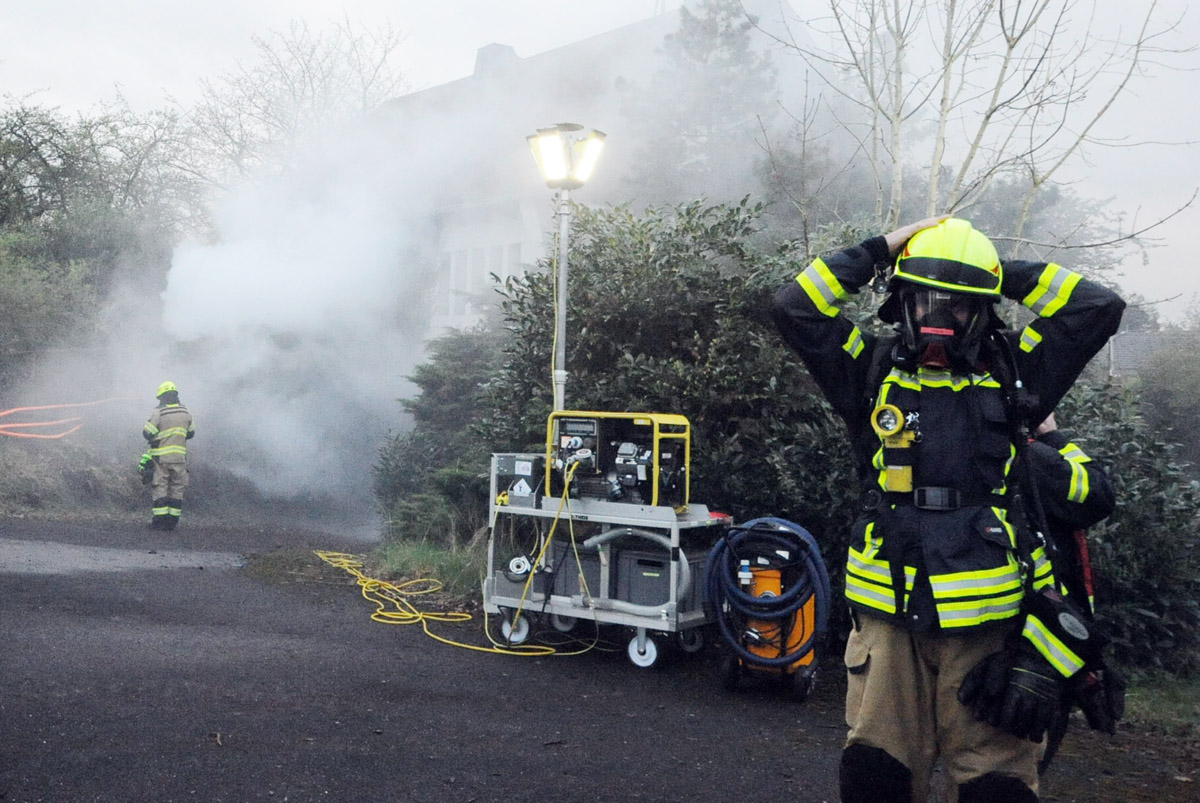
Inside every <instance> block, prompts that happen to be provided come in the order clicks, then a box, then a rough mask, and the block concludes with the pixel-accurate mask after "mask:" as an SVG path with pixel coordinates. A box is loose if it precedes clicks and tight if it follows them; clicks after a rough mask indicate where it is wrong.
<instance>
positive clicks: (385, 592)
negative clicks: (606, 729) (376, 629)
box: [314, 549, 591, 656]
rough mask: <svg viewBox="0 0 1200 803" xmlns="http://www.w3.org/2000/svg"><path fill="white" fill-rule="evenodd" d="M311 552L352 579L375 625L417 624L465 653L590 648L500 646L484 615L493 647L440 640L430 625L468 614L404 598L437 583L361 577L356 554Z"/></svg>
mask: <svg viewBox="0 0 1200 803" xmlns="http://www.w3.org/2000/svg"><path fill="white" fill-rule="evenodd" d="M314 553H315V554H316V556H317V557H319V558H320V559H321V560H323V561H325V562H326V563H328V564H329V565H330V566H333V567H334V568H336V569H341V570H343V571H345V572H347V573H348V574H350V575H352V576H353V577H354V578H355V580H356V581H357V583H358V587H359V590H360V591H361V593H362V595H363V598H364V599H366V600H367V601H369V602H372V603H374V604H375V612H374V613H372V614H371V618H372V619H373V620H374V621H376V622H382V623H383V624H388V625H413V624H420V625H421V629H422V630H424V631H425V635H427V636H429V637H430V638H431V639H433V640H434V641H440V642H441V643H443V644H448V645H450V646H451V647H461V648H463V649H465V650H474V651H476V652H488V653H495V654H498V655H522V656H543V655H579V654H581V653H583V652H586V651H587V650H588V649H591V645H589V647H587V648H585V649H583V650H578V651H575V652H561V651H559V650H557V649H555V648H554V647H551V646H549V645H543V644H518V645H503V644H500V643H499V642H497V641H496V640H495V639H493V638H492V636H491V634H490V633H488V627H487V614H486V613H485V614H484V632H485V633H488V640H489V641H491V642H492V645H493V646H491V647H482V646H479V645H477V644H464V643H462V642H460V641H454V640H453V639H448V638H444V637H443V636H439V635H438V634H437V633H434V632H433V631H432V630H430V628H429V623H430V622H446V623H456V622H466V621H468V620H470V619H471V618H472V616H471V614H469V613H466V612H465V611H450V612H446V613H436V612H435V613H431V612H427V611H422V610H419V609H418V608H417V607H416V606H415V605H413V604H412V602H410V601H409V599H408V598H409V597H416V596H420V595H422V594H431V593H433V592H435V591H439V590H441V588H442V582H441V581H440V580H436V579H434V578H419V579H416V580H407V581H405V582H403V583H401V584H400V585H393V584H392V583H389V582H387V581H386V580H377V579H375V578H372V577H368V576H367V575H365V574H363V571H362V570H363V561H362V558H360V557H359V556H358V555H351V554H348V553H345V552H329V551H325V550H320V549H318V550H314Z"/></svg>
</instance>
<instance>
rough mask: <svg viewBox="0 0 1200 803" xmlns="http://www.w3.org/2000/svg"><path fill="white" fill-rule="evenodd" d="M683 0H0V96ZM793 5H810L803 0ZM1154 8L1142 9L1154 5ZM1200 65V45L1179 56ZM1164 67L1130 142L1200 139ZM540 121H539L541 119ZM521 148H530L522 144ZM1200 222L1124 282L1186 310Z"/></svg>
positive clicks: (1195, 174)
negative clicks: (346, 22)
mask: <svg viewBox="0 0 1200 803" xmlns="http://www.w3.org/2000/svg"><path fill="white" fill-rule="evenodd" d="M678 5H679V3H678V2H677V1H676V0H602V1H600V2H595V3H572V2H563V0H436V2H430V0H421V2H415V1H414V0H330V1H329V2H319V1H318V0H203V2H197V3H186V4H185V3H177V2H170V0H165V1H164V0H103V1H102V2H100V1H98V0H36V1H32V2H17V1H16V0H0V8H2V11H0V94H8V95H12V96H17V97H20V96H23V95H25V94H26V93H30V92H35V91H38V92H40V94H38V95H37V96H35V98H36V100H37V101H39V102H42V103H45V104H49V105H57V106H60V107H62V108H63V109H64V110H86V109H88V108H89V107H91V106H92V105H93V104H95V103H98V102H101V101H104V100H108V99H111V98H112V97H113V94H114V91H115V88H116V87H118V86H119V87H120V89H121V91H122V92H123V93H124V94H125V96H126V97H127V98H128V99H129V100H130V101H131V102H132V103H133V104H134V106H135V108H141V109H145V108H150V107H154V106H158V105H161V103H162V100H163V98H164V97H165V96H166V95H168V94H169V95H171V96H173V97H175V98H176V99H178V100H180V101H181V102H184V103H187V102H188V101H190V100H193V99H195V97H196V96H197V94H198V93H197V88H198V87H197V82H198V80H199V79H200V78H201V77H205V76H209V77H212V76H217V75H220V74H222V73H225V72H228V71H230V70H231V69H232V68H233V67H234V66H235V65H236V63H237V60H238V59H243V60H248V59H252V58H253V56H254V48H253V46H252V44H251V41H250V38H251V36H252V35H254V34H268V33H270V32H271V31H282V30H285V29H286V27H287V25H288V23H289V21H291V20H293V19H297V18H303V19H305V20H307V21H308V22H309V23H310V24H311V25H313V26H314V27H319V25H320V24H321V23H325V22H327V21H329V20H331V19H334V18H340V17H341V15H342V14H343V13H345V15H347V16H348V17H349V18H350V20H351V21H352V22H354V23H357V24H366V25H369V24H373V23H377V22H380V21H384V20H388V21H390V22H391V23H392V24H393V25H394V26H395V27H396V28H398V29H400V30H401V31H403V32H407V33H408V36H409V38H408V40H407V42H406V44H405V46H404V55H403V58H402V65H403V66H404V67H405V68H406V70H407V72H408V75H409V77H410V80H411V83H412V85H413V87H414V88H416V89H420V88H424V87H428V86H434V85H437V84H440V83H444V82H446V81H450V80H454V79H456V78H461V77H463V76H465V75H468V74H470V72H471V70H472V68H473V65H474V60H475V52H476V50H477V49H478V48H479V47H481V46H483V45H486V44H489V43H491V42H501V43H504V44H509V45H512V46H513V47H514V48H515V49H516V52H517V54H518V55H519V56H522V57H525V56H530V55H533V54H536V53H540V52H543V51H545V50H549V49H552V48H555V47H559V46H562V45H566V44H569V43H571V42H573V41H577V40H579V39H582V38H585V37H587V36H589V35H591V34H594V33H599V32H602V31H606V30H610V29H613V28H617V27H621V26H623V25H627V24H630V23H633V22H636V21H638V20H640V19H644V18H646V17H649V16H651V15H653V14H654V13H655V12H657V11H661V10H664V9H672V8H675V7H677V6H678ZM1101 5H1102V7H1103V8H1102V17H1104V18H1106V19H1107V20H1110V21H1111V20H1123V19H1128V18H1129V12H1128V9H1129V8H1130V7H1131V5H1130V4H1129V3H1128V2H1127V0H1101ZM1159 5H1160V6H1161V7H1162V8H1163V9H1164V14H1163V19H1172V18H1174V17H1175V16H1178V15H1179V14H1181V13H1184V11H1185V10H1186V7H1187V5H1188V3H1187V0H1160V2H1159ZM793 6H794V7H799V8H803V7H810V6H809V4H807V3H797V2H794V3H793ZM1141 6H1142V4H1141V3H1138V4H1133V6H1132V7H1137V8H1139V9H1140V8H1141ZM1197 43H1200V9H1197V10H1193V11H1191V12H1189V13H1187V14H1186V15H1185V17H1184V21H1183V24H1182V26H1181V28H1180V30H1179V31H1178V32H1177V34H1176V35H1174V36H1173V37H1171V38H1169V39H1168V40H1164V41H1163V42H1162V44H1163V46H1164V47H1170V48H1174V49H1178V48H1181V47H1185V46H1195V45H1196V44H1197ZM1171 61H1172V63H1174V64H1175V65H1176V66H1182V65H1185V64H1191V65H1193V66H1194V67H1195V68H1196V70H1200V54H1197V53H1195V52H1194V53H1192V54H1190V55H1189V56H1187V57H1186V58H1181V57H1179V56H1174V57H1172V58H1171ZM1150 69H1151V72H1152V75H1151V76H1150V77H1149V79H1148V80H1146V81H1143V82H1142V83H1141V84H1140V85H1139V87H1138V89H1137V90H1136V93H1135V94H1132V95H1130V96H1128V97H1126V98H1124V99H1123V100H1122V101H1121V102H1120V103H1119V104H1118V106H1117V107H1116V108H1114V110H1113V112H1112V116H1111V118H1110V125H1114V126H1115V124H1117V123H1119V124H1120V125H1119V126H1115V127H1123V126H1125V125H1126V124H1127V125H1128V127H1129V128H1130V130H1132V132H1133V133H1132V135H1131V136H1130V141H1154V142H1157V143H1179V142H1185V141H1188V140H1200V110H1198V108H1200V104H1198V103H1197V102H1196V91H1195V85H1196V82H1197V81H1200V71H1192V72H1190V73H1189V72H1186V71H1180V70H1175V71H1171V70H1166V69H1159V68H1155V67H1151V68H1150ZM540 122H541V121H531V125H534V124H538V123H540ZM514 147H524V146H523V143H517V144H516V145H514ZM1074 176H1075V178H1076V179H1077V180H1078V182H1079V189H1080V191H1081V192H1083V193H1084V194H1086V195H1092V196H1097V197H1101V198H1108V197H1111V198H1113V199H1114V204H1113V206H1114V207H1115V208H1118V209H1123V210H1125V212H1126V213H1127V215H1128V219H1129V220H1132V219H1133V218H1134V216H1136V219H1137V221H1138V223H1140V224H1144V223H1146V222H1148V221H1150V220H1152V219H1155V218H1158V217H1161V216H1163V215H1166V214H1168V213H1169V212H1170V211H1171V210H1173V209H1175V208H1176V207H1178V206H1180V205H1182V204H1183V203H1185V202H1186V201H1187V199H1188V198H1189V197H1190V196H1191V194H1192V192H1193V191H1194V190H1195V189H1196V188H1197V186H1200V145H1197V144H1196V143H1195V142H1192V144H1189V145H1173V146H1168V145H1165V144H1156V145H1151V146H1146V147H1140V148H1137V149H1129V148H1122V149H1116V148H1113V149H1093V151H1092V152H1091V159H1090V164H1087V165H1082V164H1081V165H1080V166H1079V167H1078V168H1077V169H1076V170H1075V172H1074ZM1197 231H1200V207H1193V208H1191V209H1189V210H1187V211H1185V212H1184V213H1182V214H1180V215H1179V216H1177V217H1176V218H1175V219H1174V220H1172V221H1171V222H1170V223H1169V224H1167V225H1166V226H1163V227H1162V228H1161V229H1160V230H1159V231H1158V232H1157V237H1159V238H1160V239H1161V241H1162V242H1163V243H1164V245H1163V247H1161V248H1158V249H1156V250H1155V251H1153V252H1152V254H1151V262H1150V264H1149V265H1147V266H1145V267H1142V266H1140V265H1131V266H1129V267H1128V268H1127V273H1126V277H1125V280H1124V284H1125V286H1126V287H1127V288H1129V289H1131V290H1133V291H1136V292H1139V293H1141V294H1143V295H1145V296H1146V297H1148V298H1151V299H1160V298H1165V297H1168V296H1173V295H1182V299H1181V300H1180V301H1178V302H1175V303H1174V304H1172V305H1170V306H1168V307H1165V308H1164V311H1165V312H1166V313H1167V314H1168V316H1172V317H1177V316H1178V314H1179V313H1180V311H1181V310H1182V309H1183V307H1184V304H1185V302H1186V301H1188V300H1190V299H1191V297H1192V295H1193V294H1196V293H1200V265H1197V264H1196V260H1195V258H1194V256H1193V251H1194V247H1193V246H1192V245H1191V242H1190V240H1191V239H1192V237H1193V236H1194V233H1195V232H1197Z"/></svg>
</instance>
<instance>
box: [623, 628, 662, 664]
mask: <svg viewBox="0 0 1200 803" xmlns="http://www.w3.org/2000/svg"><path fill="white" fill-rule="evenodd" d="M628 653H629V661H630V663H632V664H633V665H634V666H638V667H641V668H642V669H649V668H650V667H652V666H654V665H655V664H657V663H658V645H657V644H656V643H655V642H654V639H652V638H650V637H649V636H647V637H646V641H645V644H644V645H643V648H642V649H640V650H639V649H638V638H637V636H634V637H633V638H631V639H630V640H629V649H628Z"/></svg>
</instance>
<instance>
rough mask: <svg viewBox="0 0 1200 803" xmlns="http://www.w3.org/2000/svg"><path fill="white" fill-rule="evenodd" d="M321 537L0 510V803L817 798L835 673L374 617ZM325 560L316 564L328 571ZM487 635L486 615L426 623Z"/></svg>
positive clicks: (834, 750) (342, 546) (827, 779)
mask: <svg viewBox="0 0 1200 803" xmlns="http://www.w3.org/2000/svg"><path fill="white" fill-rule="evenodd" d="M369 546H370V545H369V544H367V543H364V542H362V541H352V540H348V539H346V538H344V537H343V538H339V537H337V536H335V535H323V534H320V533H301V532H276V533H271V532H267V531H263V530H255V529H246V530H225V529H218V528H207V527H205V526H204V525H203V524H202V523H201V524H197V523H196V522H195V521H188V522H185V523H184V524H183V525H182V526H181V527H180V529H179V530H178V531H176V532H175V533H171V534H163V533H156V532H151V531H149V530H145V529H141V528H140V527H138V526H135V525H133V524H97V525H84V524H60V523H48V522H39V521H31V520H22V519H9V520H5V521H2V522H0V680H2V684H0V688H2V691H0V801H4V803H9V802H10V801H12V802H14V803H15V802H17V801H20V803H25V802H26V801H64V802H65V801H70V802H71V803H82V802H84V801H114V802H116V801H119V802H120V803H129V802H130V801H155V803H169V801H231V802H234V803H242V802H243V801H258V800H264V801H266V800H270V801H283V800H287V801H318V800H320V801H360V800H378V801H388V802H391V801H402V802H405V803H407V802H409V801H412V802H414V803H415V802H416V801H481V802H482V801H505V802H506V803H511V802H512V801H539V802H541V801H554V803H565V802H568V801H591V802H592V803H605V801H744V800H747V799H778V800H795V801H812V802H813V803H816V802H817V801H833V800H836V799H837V795H836V766H837V758H838V754H839V748H840V740H841V738H842V733H843V729H842V725H841V721H840V720H841V710H840V709H841V700H840V690H839V688H838V680H837V678H833V679H832V680H831V679H830V677H829V674H826V675H825V676H823V677H822V676H819V678H818V685H817V690H816V692H815V693H814V695H813V697H811V698H810V699H809V700H808V701H806V702H805V703H803V704H800V703H796V702H792V701H788V700H786V699H785V698H781V697H780V696H778V695H777V694H775V693H774V692H773V691H771V690H769V689H754V688H752V689H748V690H740V691H738V692H733V693H731V692H727V691H724V690H723V689H721V687H720V685H719V683H718V682H717V680H716V677H715V676H714V674H713V673H712V660H711V655H710V654H709V653H707V652H704V653H701V654H699V655H694V656H685V657H684V658H683V659H681V660H679V661H677V662H674V663H671V664H668V665H666V666H664V667H662V668H655V669H650V670H647V669H639V668H637V667H634V666H632V665H631V664H630V663H629V662H628V660H627V659H626V658H625V656H624V653H623V652H621V653H598V652H593V653H588V654H586V655H582V656H576V657H564V656H548V657H538V658H529V657H511V656H500V655H491V654H486V653H480V652H475V651H471V650H467V649H461V648H456V647H452V646H448V645H445V644H442V643H439V642H437V641H435V640H433V639H430V638H429V637H427V636H426V635H424V633H423V632H422V631H421V629H420V628H419V627H413V626H389V625H384V624H379V623H376V622H373V621H372V620H371V619H370V613H371V611H372V610H373V609H372V607H371V606H370V605H369V604H368V603H366V601H364V600H363V599H362V598H361V596H360V595H359V594H358V590H357V587H356V586H355V585H354V584H353V581H352V579H351V578H350V577H349V576H348V575H347V576H346V577H345V578H344V579H341V578H340V577H339V576H338V573H337V572H336V571H333V574H332V576H323V581H322V582H299V583H290V582H275V581H271V580H266V579H263V578H262V577H260V576H257V575H256V574H254V573H252V572H249V571H247V570H246V568H244V567H243V565H242V564H243V563H244V561H245V557H246V556H247V555H250V554H253V553H261V552H266V551H270V550H277V549H280V548H285V549H312V548H320V549H333V550H344V551H356V550H357V551H364V550H366V549H368V548H369ZM331 571H332V570H331ZM435 627H436V631H437V632H438V633H439V634H440V635H443V636H446V637H448V638H450V639H453V640H457V641H462V642H467V643H474V644H480V645H484V644H486V643H487V642H486V640H485V638H484V635H483V632H482V628H483V624H482V621H480V620H478V619H477V620H473V621H471V622H468V623H465V624H458V625H454V624H442V625H436V626H435Z"/></svg>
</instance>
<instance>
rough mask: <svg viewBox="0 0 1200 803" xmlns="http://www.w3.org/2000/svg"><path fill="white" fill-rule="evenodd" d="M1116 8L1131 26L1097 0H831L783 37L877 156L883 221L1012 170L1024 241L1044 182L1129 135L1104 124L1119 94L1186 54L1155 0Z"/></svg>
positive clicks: (956, 199)
mask: <svg viewBox="0 0 1200 803" xmlns="http://www.w3.org/2000/svg"><path fill="white" fill-rule="evenodd" d="M1121 9H1122V14H1123V15H1124V21H1125V22H1127V23H1128V24H1130V25H1132V27H1124V26H1121V27H1118V26H1117V24H1116V22H1115V21H1114V20H1112V19H1104V18H1102V16H1101V13H1100V3H1099V2H1098V0H830V2H829V3H828V6H827V13H825V14H823V15H822V16H819V17H816V18H812V19H808V20H804V21H803V23H802V25H803V31H802V33H803V35H802V36H796V35H792V36H791V38H790V41H786V42H785V44H786V45H787V46H788V47H789V48H791V49H793V50H794V51H795V52H797V53H799V54H800V55H801V56H802V57H803V59H804V62H805V63H806V65H807V67H808V69H810V70H811V71H812V72H813V73H815V74H816V75H818V76H819V77H820V79H821V81H822V82H823V85H824V86H825V87H826V89H827V91H828V94H827V95H826V113H827V114H828V115H829V116H831V117H832V118H834V119H837V121H838V123H839V126H840V133H841V134H842V136H843V138H844V137H846V135H848V136H849V138H850V139H851V141H852V142H853V143H854V148H855V151H856V154H857V158H859V159H861V160H863V161H864V162H865V163H866V165H867V166H868V167H869V173H870V175H871V176H872V180H873V183H874V218H875V223H876V224H877V225H879V226H881V227H889V226H894V225H896V224H897V223H898V222H899V220H900V217H901V215H902V214H906V213H909V212H912V211H915V210H916V209H917V208H919V207H920V206H923V207H924V211H925V213H926V214H935V213H937V212H939V211H941V212H950V213H960V212H961V211H962V210H966V209H969V208H971V206H972V204H974V203H976V202H977V201H978V200H979V199H980V198H981V196H983V194H984V193H985V192H986V191H987V189H988V188H989V186H991V185H992V183H993V182H994V181H996V180H997V179H999V178H1004V179H1005V180H1007V181H1017V182H1019V183H1020V184H1021V186H1022V187H1023V194H1022V197H1021V198H1020V200H1019V202H1018V203H1017V204H1016V208H1015V209H1014V210H1013V213H1012V218H1013V222H1012V224H1011V228H1010V232H1011V235H1012V239H1013V240H1014V241H1015V242H1017V243H1020V242H1022V241H1023V237H1024V232H1025V231H1026V229H1027V225H1028V223H1029V220H1030V214H1031V210H1032V209H1033V205H1034V203H1035V199H1037V198H1038V197H1039V193H1041V192H1042V191H1043V190H1045V189H1046V188H1048V187H1050V186H1053V185H1054V184H1055V183H1056V182H1059V181H1062V176H1063V174H1064V173H1065V172H1067V170H1068V169H1069V168H1071V167H1072V166H1073V165H1075V164H1076V163H1078V162H1080V161H1081V160H1086V159H1088V158H1089V156H1090V155H1091V154H1092V153H1094V152H1095V150H1096V149H1098V148H1100V147H1106V146H1114V145H1119V146H1131V145H1132V144H1133V143H1130V142H1128V141H1127V139H1123V138H1121V137H1120V136H1119V135H1117V136H1113V135H1112V134H1106V133H1105V129H1104V128H1103V127H1102V126H1101V123H1102V121H1105V120H1106V118H1108V117H1109V116H1110V113H1111V112H1112V110H1113V108H1114V105H1115V104H1116V102H1117V100H1118V99H1119V98H1121V97H1122V96H1123V95H1125V94H1128V93H1129V92H1130V90H1131V87H1133V86H1134V85H1135V84H1136V82H1137V79H1139V78H1140V77H1143V76H1144V75H1145V74H1146V73H1147V72H1148V71H1149V70H1150V69H1151V68H1152V67H1163V66H1169V65H1164V59H1165V60H1166V61H1169V60H1170V59H1169V58H1165V57H1168V56H1178V55H1180V54H1182V53H1187V52H1191V51H1190V50H1181V49H1174V50H1171V49H1168V48H1167V47H1166V45H1164V44H1163V42H1164V41H1165V40H1166V38H1167V35H1168V34H1170V33H1171V32H1172V31H1173V30H1174V29H1175V27H1176V24H1177V20H1176V21H1172V20H1162V19H1161V17H1162V16H1163V15H1162V14H1161V13H1160V9H1159V2H1158V0H1150V2H1148V3H1146V4H1144V5H1131V4H1126V5H1123V6H1121ZM800 31H801V29H800V28H799V27H794V28H793V29H792V32H793V34H795V33H797V32H800ZM810 42H814V43H816V44H810ZM806 116H807V115H806ZM1109 130H1116V131H1118V132H1119V130H1120V129H1119V124H1118V125H1113V126H1109ZM909 196H912V197H911V198H910V197H909Z"/></svg>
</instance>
